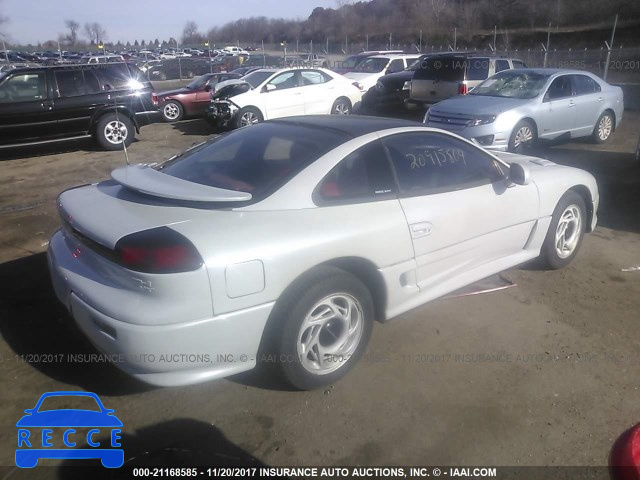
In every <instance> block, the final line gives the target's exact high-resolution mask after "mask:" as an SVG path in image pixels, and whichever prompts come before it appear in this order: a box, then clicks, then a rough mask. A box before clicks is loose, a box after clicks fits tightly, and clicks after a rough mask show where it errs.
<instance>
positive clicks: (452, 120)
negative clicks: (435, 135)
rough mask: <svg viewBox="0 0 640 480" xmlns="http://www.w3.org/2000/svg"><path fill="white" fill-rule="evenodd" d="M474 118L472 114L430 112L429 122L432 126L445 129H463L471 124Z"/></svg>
mask: <svg viewBox="0 0 640 480" xmlns="http://www.w3.org/2000/svg"><path fill="white" fill-rule="evenodd" d="M472 120H473V117H472V116H471V115H460V114H456V113H453V114H452V113H440V112H429V117H428V124H429V126H430V127H436V128H442V129H445V130H462V129H463V128H465V127H467V126H469V125H470V124H471V121H472Z"/></svg>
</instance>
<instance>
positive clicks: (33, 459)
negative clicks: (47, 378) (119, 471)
mask: <svg viewBox="0 0 640 480" xmlns="http://www.w3.org/2000/svg"><path fill="white" fill-rule="evenodd" d="M60 397H62V399H63V400H64V401H65V402H66V401H69V402H71V403H73V401H74V400H78V397H84V398H82V400H83V401H84V402H87V401H88V402H90V405H91V406H92V409H91V410H87V409H79V408H62V409H53V410H50V409H48V408H47V405H46V404H47V403H50V402H51V400H49V399H57V400H60ZM94 404H95V409H93V408H94V407H93V405H94ZM24 412H25V414H26V415H24V416H23V417H22V418H21V419H20V420H18V422H17V423H16V427H18V448H17V449H16V455H15V458H16V465H17V466H18V467H20V468H33V467H35V466H36V465H37V464H38V460H39V459H44V458H54V459H100V461H101V462H102V465H103V466H105V467H107V468H119V467H121V466H122V465H123V463H124V450H122V448H119V447H120V446H121V445H120V434H121V427H122V422H121V421H120V420H119V419H118V417H116V416H115V415H114V410H112V409H107V408H105V407H104V405H103V404H102V402H101V401H100V398H99V397H98V395H96V394H95V393H91V392H78V391H71V392H47V393H45V394H43V395H42V396H41V397H40V399H39V400H38V402H37V403H36V406H35V407H34V408H30V409H27V410H25V411H24ZM36 429H37V431H36ZM40 429H42V431H41V434H40ZM54 429H55V430H56V432H54ZM58 430H63V433H62V436H61V438H59V437H58V436H57V435H56V436H55V437H54V434H55V433H57V431H58ZM85 430H86V433H84V431H85ZM107 431H109V442H107V441H105V440H102V441H99V440H97V437H98V436H99V435H104V433H105V432H107ZM60 439H61V440H62V443H63V445H64V447H65V448H53V447H54V445H53V441H54V440H56V441H59V440H60ZM83 440H84V441H85V442H86V444H87V446H88V448H76V445H77V444H78V443H80V442H82V441H83ZM101 443H109V445H108V448H105V445H101Z"/></svg>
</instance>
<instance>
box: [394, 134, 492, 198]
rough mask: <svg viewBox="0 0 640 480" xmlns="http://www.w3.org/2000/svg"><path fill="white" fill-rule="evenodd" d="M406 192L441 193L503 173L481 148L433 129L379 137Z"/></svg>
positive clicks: (482, 183)
mask: <svg viewBox="0 0 640 480" xmlns="http://www.w3.org/2000/svg"><path fill="white" fill-rule="evenodd" d="M383 141H384V144H385V145H386V146H387V149H388V150H389V153H390V155H391V160H392V163H393V166H394V168H395V170H396V175H397V177H398V183H399V184H400V191H401V192H402V193H403V194H407V195H424V194H430V193H442V192H449V191H454V190H461V189H464V188H471V187H475V186H478V185H484V184H488V183H491V182H494V181H495V180H498V179H499V178H502V177H503V174H502V171H501V167H500V165H499V162H497V161H496V160H495V159H493V158H492V157H491V156H490V155H488V154H486V153H485V152H483V151H482V150H480V149H478V148H475V147H474V146H472V145H468V144H466V143H464V142H462V141H460V140H457V139H455V138H452V137H449V136H446V135H441V134H437V133H401V134H398V135H392V136H390V137H387V138H385V139H383Z"/></svg>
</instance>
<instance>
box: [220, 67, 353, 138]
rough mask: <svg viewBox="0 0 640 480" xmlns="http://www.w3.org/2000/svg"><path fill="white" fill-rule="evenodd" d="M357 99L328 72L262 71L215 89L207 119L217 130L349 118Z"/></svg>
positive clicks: (347, 85)
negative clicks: (321, 116)
mask: <svg viewBox="0 0 640 480" xmlns="http://www.w3.org/2000/svg"><path fill="white" fill-rule="evenodd" d="M360 98H361V95H360V92H359V91H358V89H357V88H356V87H355V86H353V84H352V83H351V82H350V81H348V80H346V79H345V78H344V77H342V76H341V75H339V74H337V73H335V72H332V71H330V70H325V69H322V68H315V69H314V68H286V69H282V70H276V69H262V70H257V71H255V72H253V73H250V74H249V75H246V76H244V77H243V78H242V79H240V80H229V81H227V82H226V84H225V86H224V87H223V88H219V89H218V90H217V91H216V92H215V93H214V94H213V98H212V100H211V106H210V108H209V117H210V118H211V120H212V122H213V123H216V124H217V125H218V126H227V125H231V126H234V127H236V128H237V127H244V126H247V125H252V124H254V123H259V122H262V121H264V120H268V119H271V118H279V117H288V116H292V115H311V114H318V113H326V114H329V113H335V114H350V113H351V112H352V111H353V108H354V106H359V103H360Z"/></svg>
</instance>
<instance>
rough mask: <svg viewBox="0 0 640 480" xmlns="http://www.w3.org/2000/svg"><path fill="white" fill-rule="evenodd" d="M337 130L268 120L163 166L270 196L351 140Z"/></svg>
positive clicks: (184, 176) (187, 175)
mask: <svg viewBox="0 0 640 480" xmlns="http://www.w3.org/2000/svg"><path fill="white" fill-rule="evenodd" d="M348 139H349V137H348V136H347V135H346V134H342V133H340V132H337V131H333V130H324V129H318V128H309V127H305V126H299V125H293V124H288V123H284V124H283V123H278V122H267V123H262V124H259V125H253V126H251V127H248V128H241V129H239V130H236V131H234V132H231V133H229V134H227V135H223V136H221V137H218V138H216V139H215V140H212V141H210V142H207V143H205V144H203V145H201V146H199V147H196V148H194V149H192V150H189V151H187V152H185V153H183V154H182V155H179V156H178V157H176V158H174V159H171V160H168V161H167V162H165V163H164V164H162V165H160V166H159V167H157V168H158V170H160V171H163V172H164V173H166V174H167V175H171V176H173V177H177V178H181V179H183V180H188V181H190V182H194V183H199V184H202V185H207V186H210V187H218V188H224V189H226V190H236V191H241V192H248V193H251V195H252V197H253V199H254V200H258V199H260V198H264V197H265V196H267V195H269V194H270V193H272V192H273V191H275V190H276V189H277V188H279V187H280V186H282V185H283V184H284V183H285V182H286V181H288V180H289V179H291V178H292V177H294V176H295V175H297V174H298V173H299V172H300V171H301V170H302V169H303V168H305V167H306V166H307V165H309V164H310V163H312V162H313V161H314V160H316V159H317V158H319V157H320V156H322V155H323V154H325V153H326V152H328V151H329V150H331V149H333V148H335V147H336V146H338V145H340V144H342V143H344V142H345V141H347V140H348Z"/></svg>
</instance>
